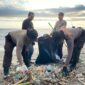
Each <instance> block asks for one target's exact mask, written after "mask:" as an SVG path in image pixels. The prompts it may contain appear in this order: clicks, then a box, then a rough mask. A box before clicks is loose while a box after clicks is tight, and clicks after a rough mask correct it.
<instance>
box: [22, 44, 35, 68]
mask: <svg viewBox="0 0 85 85" xmlns="http://www.w3.org/2000/svg"><path fill="white" fill-rule="evenodd" d="M33 51H34V49H33V46H32V45H30V46H24V47H23V50H22V56H23V59H24V63H25V65H26V66H27V67H29V66H30V61H31V57H32V54H33Z"/></svg>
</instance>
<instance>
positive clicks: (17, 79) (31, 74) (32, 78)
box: [5, 64, 85, 85]
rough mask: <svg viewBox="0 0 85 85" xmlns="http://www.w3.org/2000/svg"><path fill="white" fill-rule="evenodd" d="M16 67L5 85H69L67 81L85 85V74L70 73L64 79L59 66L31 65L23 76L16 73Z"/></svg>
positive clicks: (12, 69)
mask: <svg viewBox="0 0 85 85" xmlns="http://www.w3.org/2000/svg"><path fill="white" fill-rule="evenodd" d="M15 69H16V66H14V67H12V68H11V73H10V76H9V78H8V79H7V80H6V82H5V83H6V85H69V84H68V83H69V81H70V82H71V81H76V80H77V81H79V82H80V83H81V85H85V83H84V82H85V73H83V74H82V73H81V74H77V73H76V71H75V70H74V71H72V72H71V73H70V75H69V76H67V77H64V76H63V74H62V73H61V72H60V71H61V69H60V68H59V66H57V65H55V64H52V65H41V66H35V65H32V66H31V67H29V68H28V73H26V74H23V73H21V72H17V71H16V70H15Z"/></svg>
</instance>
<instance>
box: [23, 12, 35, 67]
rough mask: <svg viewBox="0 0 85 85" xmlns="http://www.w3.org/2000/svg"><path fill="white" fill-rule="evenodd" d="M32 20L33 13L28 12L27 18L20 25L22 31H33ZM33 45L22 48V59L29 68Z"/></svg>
mask: <svg viewBox="0 0 85 85" xmlns="http://www.w3.org/2000/svg"><path fill="white" fill-rule="evenodd" d="M33 19H34V13H33V12H29V13H28V18H27V19H25V20H24V21H23V23H22V30H29V29H34V26H33V23H32V20H33ZM33 44H34V43H32V45H30V46H28V47H27V46H24V47H23V50H22V55H23V57H24V62H25V64H26V66H27V67H29V66H30V61H31V57H32V54H33V51H34V49H33Z"/></svg>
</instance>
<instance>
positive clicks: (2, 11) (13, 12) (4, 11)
mask: <svg viewBox="0 0 85 85" xmlns="http://www.w3.org/2000/svg"><path fill="white" fill-rule="evenodd" d="M81 11H85V6H84V5H77V6H75V7H72V8H71V7H59V8H52V9H42V10H34V11H33V12H34V13H35V15H36V16H56V14H57V13H58V12H64V13H65V14H69V15H71V14H72V13H74V15H75V14H77V16H85V13H83V14H82V13H80V12H81ZM27 13H28V11H27V10H25V9H24V8H19V7H15V6H11V5H5V6H1V7H0V16H16V17H17V16H18V17H19V16H20V17H21V16H25V15H27ZM78 13H80V14H79V15H78Z"/></svg>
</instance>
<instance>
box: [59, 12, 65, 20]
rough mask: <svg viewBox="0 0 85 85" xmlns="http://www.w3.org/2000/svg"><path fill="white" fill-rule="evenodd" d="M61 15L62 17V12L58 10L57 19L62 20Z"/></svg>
mask: <svg viewBox="0 0 85 85" xmlns="http://www.w3.org/2000/svg"><path fill="white" fill-rule="evenodd" d="M63 17H64V13H63V12H59V14H58V18H59V20H63Z"/></svg>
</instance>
